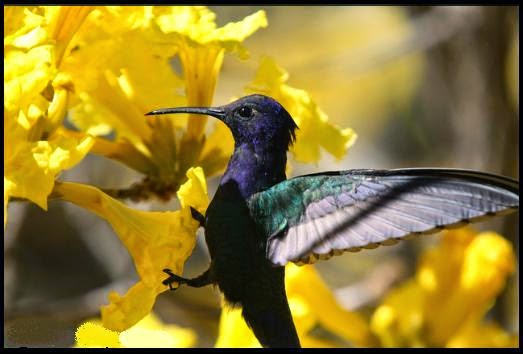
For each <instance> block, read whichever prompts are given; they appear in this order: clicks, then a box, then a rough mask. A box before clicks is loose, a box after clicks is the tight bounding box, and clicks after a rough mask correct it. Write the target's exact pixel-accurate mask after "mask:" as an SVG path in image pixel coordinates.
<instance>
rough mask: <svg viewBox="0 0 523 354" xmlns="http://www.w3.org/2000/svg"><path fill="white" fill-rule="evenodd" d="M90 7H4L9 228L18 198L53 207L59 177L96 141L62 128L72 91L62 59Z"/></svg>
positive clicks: (6, 163)
mask: <svg viewBox="0 0 523 354" xmlns="http://www.w3.org/2000/svg"><path fill="white" fill-rule="evenodd" d="M90 11H91V8H90V7H76V8H74V9H67V8H60V7H30V8H24V7H20V6H15V7H4V14H5V15H7V16H8V20H7V21H6V22H5V23H4V30H5V33H4V35H5V37H4V67H5V72H4V92H5V97H4V227H5V225H6V220H7V204H8V203H9V199H10V197H12V196H15V197H22V198H27V199H29V200H31V201H33V202H34V203H36V204H38V205H39V206H40V207H42V208H43V209H47V197H48V195H49V194H50V193H51V191H52V189H53V185H54V180H55V178H56V176H57V175H58V174H59V173H60V172H61V171H63V170H64V169H68V168H71V167H73V166H74V165H76V164H77V163H78V162H79V161H80V160H82V159H83V157H84V156H85V155H86V154H87V153H88V152H89V150H90V148H91V147H92V145H93V143H94V142H93V140H92V138H90V137H88V136H85V135H80V136H77V137H67V136H65V135H63V134H61V132H60V131H59V130H58V127H59V126H60V125H61V123H62V121H63V119H64V117H65V114H66V109H67V105H68V100H69V94H70V91H71V90H72V86H71V82H70V78H69V77H68V76H67V75H63V74H61V73H59V71H58V70H59V66H60V60H61V58H62V56H63V53H64V52H65V50H66V49H67V48H68V45H69V42H70V39H71V38H72V37H73V36H74V34H75V33H76V31H77V30H78V28H79V27H80V26H81V24H82V22H83V20H84V19H85V17H86V16H87V14H88V13H89V12H90Z"/></svg>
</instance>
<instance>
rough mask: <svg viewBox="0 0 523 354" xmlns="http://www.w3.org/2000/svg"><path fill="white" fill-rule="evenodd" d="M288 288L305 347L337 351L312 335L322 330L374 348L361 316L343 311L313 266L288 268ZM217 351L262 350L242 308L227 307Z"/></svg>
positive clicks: (329, 342) (286, 280)
mask: <svg viewBox="0 0 523 354" xmlns="http://www.w3.org/2000/svg"><path fill="white" fill-rule="evenodd" d="M285 287H286V291H287V297H288V301H289V306H290V308H291V312H292V317H293V320H294V323H295V325H296V330H297V332H298V336H299V338H300V341H301V344H302V346H303V347H335V346H336V343H335V342H333V341H331V340H328V339H323V338H318V337H315V336H314V335H312V334H311V333H310V332H311V330H312V329H314V328H315V327H316V326H322V327H323V328H325V329H327V330H329V331H330V332H331V333H332V334H334V335H337V336H339V337H340V338H342V339H345V340H346V341H348V342H350V343H352V344H353V345H354V346H369V345H371V344H372V340H373V339H372V334H371V333H370V330H369V328H368V325H367V323H366V321H365V320H364V319H363V317H361V316H360V315H359V314H357V313H355V312H350V311H347V310H344V309H343V308H341V306H340V305H339V304H338V303H337V302H336V299H335V297H334V295H333V294H332V292H331V291H330V290H329V288H328V287H327V285H326V284H325V283H324V282H323V280H322V279H321V277H320V275H319V274H318V273H317V272H316V270H315V269H314V267H313V266H303V267H298V266H296V265H293V264H290V265H288V266H287V268H286V277H285ZM215 346H216V347H219V348H223V347H260V344H259V343H258V340H257V339H256V337H255V336H254V334H253V333H252V331H251V330H250V329H249V328H248V327H247V325H246V323H245V321H244V320H243V318H242V316H241V308H230V307H229V306H227V305H224V307H223V309H222V314H221V317H220V326H219V333H218V339H217V341H216V344H215Z"/></svg>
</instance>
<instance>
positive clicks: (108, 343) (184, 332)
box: [75, 312, 196, 348]
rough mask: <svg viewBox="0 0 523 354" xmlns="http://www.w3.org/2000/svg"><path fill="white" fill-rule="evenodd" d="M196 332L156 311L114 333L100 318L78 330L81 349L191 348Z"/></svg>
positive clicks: (90, 321)
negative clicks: (173, 322) (167, 319)
mask: <svg viewBox="0 0 523 354" xmlns="http://www.w3.org/2000/svg"><path fill="white" fill-rule="evenodd" d="M195 344H196V334H195V333H194V332H193V331H192V330H191V329H188V328H181V327H178V326H176V325H166V324H164V323H163V322H162V321H161V320H160V319H159V318H158V317H157V316H156V315H155V314H154V313H153V312H151V313H150V314H148V315H147V316H146V317H144V318H143V319H142V320H141V321H139V322H138V323H136V324H135V325H134V326H132V327H131V328H129V329H127V330H125V331H123V332H120V333H118V332H114V331H111V330H109V329H107V328H105V327H104V326H103V325H102V323H101V322H100V320H97V319H93V320H88V321H85V322H84V323H82V324H81V325H80V326H79V327H78V328H77V330H76V344H75V347H77V348H189V347H193V346H194V345H195Z"/></svg>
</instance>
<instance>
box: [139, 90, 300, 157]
mask: <svg viewBox="0 0 523 354" xmlns="http://www.w3.org/2000/svg"><path fill="white" fill-rule="evenodd" d="M169 113H194V114H204V115H209V116H212V117H215V118H218V119H219V120H221V121H222V122H224V123H225V124H226V125H227V126H228V127H229V129H230V130H231V132H232V135H233V137H234V141H235V142H236V144H237V145H241V144H245V143H248V144H253V145H256V146H260V145H264V146H267V147H272V148H274V149H278V148H284V149H285V150H287V149H288V147H289V145H290V144H292V143H293V142H294V140H295V138H296V135H295V130H296V128H297V126H296V123H295V122H294V120H293V119H292V117H291V116H290V114H289V113H288V112H287V111H286V110H285V108H283V106H282V105H281V104H280V103H278V101H276V100H275V99H273V98H271V97H268V96H264V95H258V94H255V95H250V96H245V97H242V98H240V99H238V100H236V101H234V102H232V103H229V104H227V105H224V106H220V107H210V108H206V107H179V108H166V109H158V110H155V111H152V112H149V113H147V114H146V115H156V114H169Z"/></svg>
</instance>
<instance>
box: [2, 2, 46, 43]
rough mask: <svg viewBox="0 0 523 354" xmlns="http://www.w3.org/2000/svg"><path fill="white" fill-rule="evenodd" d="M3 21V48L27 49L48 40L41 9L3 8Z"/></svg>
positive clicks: (33, 7) (32, 7) (23, 7)
mask: <svg viewBox="0 0 523 354" xmlns="http://www.w3.org/2000/svg"><path fill="white" fill-rule="evenodd" d="M4 19H5V21H4V47H8V46H10V45H11V46H14V47H18V48H22V49H29V48H33V47H35V46H37V45H40V44H43V43H44V42H47V41H48V40H49V34H48V32H47V30H46V29H45V28H44V23H45V17H44V11H43V9H41V8H38V7H35V6H28V7H25V6H4Z"/></svg>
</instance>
